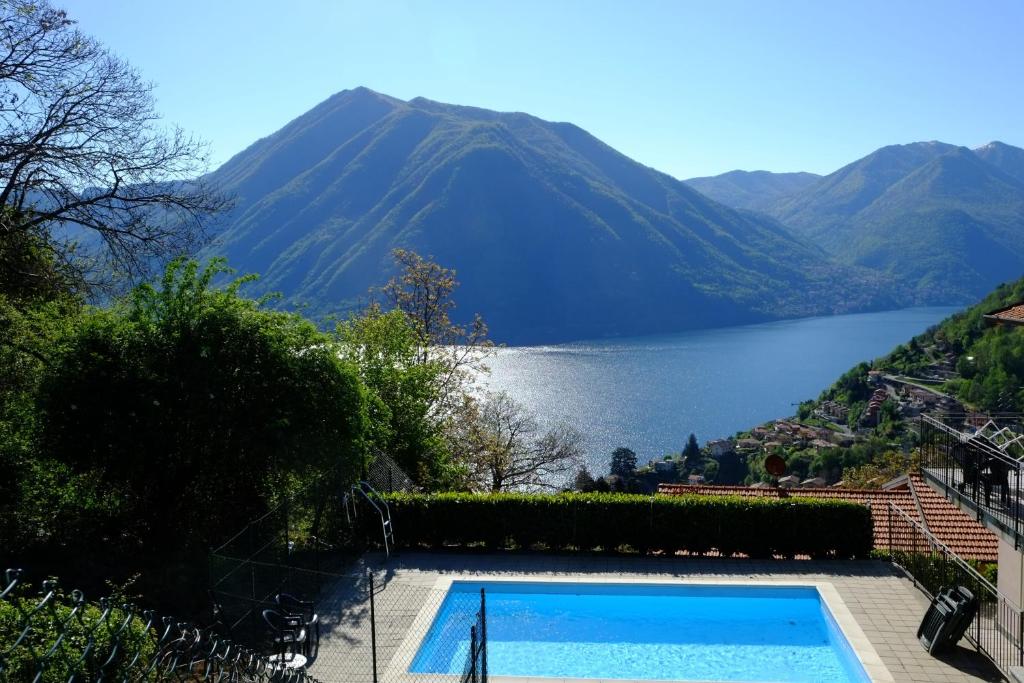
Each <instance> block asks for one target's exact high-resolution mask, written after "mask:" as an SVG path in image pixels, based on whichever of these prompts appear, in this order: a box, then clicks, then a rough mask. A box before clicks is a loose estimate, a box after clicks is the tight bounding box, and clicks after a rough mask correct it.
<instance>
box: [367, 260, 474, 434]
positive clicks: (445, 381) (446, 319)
mask: <svg viewBox="0 0 1024 683" xmlns="http://www.w3.org/2000/svg"><path fill="white" fill-rule="evenodd" d="M392 256H393V257H394V259H395V263H396V265H398V266H399V267H400V268H401V273H400V274H399V275H397V276H395V277H394V278H392V279H391V280H389V281H388V283H387V284H386V285H384V288H383V292H384V294H385V295H386V296H387V298H388V300H389V301H390V302H391V304H392V305H393V306H394V307H395V308H396V309H398V310H400V311H402V312H403V313H404V314H405V315H406V317H407V319H408V320H409V322H410V324H411V325H412V329H413V330H414V331H415V334H416V337H417V340H418V347H417V352H418V362H419V363H421V364H427V363H437V364H439V366H440V368H441V372H440V373H439V375H438V383H437V397H436V401H435V404H434V406H433V412H434V414H435V415H444V414H445V413H447V412H448V411H451V410H453V409H455V408H456V407H457V406H458V404H459V403H460V402H461V400H462V397H463V395H464V394H465V393H466V391H467V390H466V387H467V385H468V384H472V382H473V379H474V377H475V376H476V375H477V374H478V373H480V372H482V371H486V366H485V365H484V360H485V359H486V357H487V356H488V355H489V353H490V351H491V349H492V348H493V347H494V344H493V343H492V342H491V341H490V340H489V339H488V338H487V325H486V324H485V323H484V321H483V318H481V317H480V316H479V315H475V316H474V317H473V321H472V323H471V324H470V326H469V328H468V329H467V328H466V327H464V326H462V325H459V324H457V323H454V322H452V320H451V316H450V314H451V311H452V310H454V309H455V301H454V300H453V299H452V292H454V291H455V289H456V288H457V287H458V285H459V283H458V281H457V280H456V279H455V271H454V270H451V269H448V268H444V267H442V266H440V265H438V264H437V263H435V262H434V261H432V260H430V259H429V258H426V259H425V258H423V257H422V256H420V255H419V254H417V253H415V252H413V251H408V250H405V249H395V250H394V251H393V252H392Z"/></svg>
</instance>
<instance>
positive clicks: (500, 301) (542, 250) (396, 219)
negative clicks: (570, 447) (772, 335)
mask: <svg viewBox="0 0 1024 683" xmlns="http://www.w3.org/2000/svg"><path fill="white" fill-rule="evenodd" d="M325 140H327V141H330V144H324V141H325ZM210 180H211V182H215V183H216V184H217V185H218V186H219V187H221V188H223V189H224V190H225V191H226V192H230V193H231V194H233V195H235V196H237V198H238V211H237V212H236V213H235V214H234V216H235V218H233V220H232V222H231V224H230V225H229V226H228V228H227V230H226V231H225V232H224V233H223V234H222V235H221V237H220V239H219V240H218V242H217V244H216V245H214V246H211V247H210V248H208V249H207V251H206V252H205V253H207V254H210V255H223V256H226V257H228V259H229V260H230V262H231V263H232V264H233V265H235V266H237V267H239V268H242V269H244V270H245V271H249V272H258V273H261V276H262V279H261V284H259V285H257V287H264V288H266V291H270V290H276V291H281V292H283V293H284V295H285V302H286V303H298V304H303V305H306V306H308V309H307V310H308V311H310V313H311V314H320V313H327V312H334V311H335V310H337V306H338V305H339V303H342V304H344V303H347V304H350V305H355V306H358V305H359V304H361V303H362V302H363V301H364V300H365V298H364V297H365V292H366V290H367V288H368V287H370V286H379V285H381V284H382V283H383V280H384V279H386V278H387V276H388V272H387V266H388V262H389V259H388V252H389V250H390V249H392V248H393V247H394V246H402V247H406V248H410V249H414V250H415V251H417V252H419V253H422V254H429V255H432V256H433V257H434V258H435V259H436V260H437V261H438V262H440V263H444V264H445V265H446V266H448V267H451V268H454V269H455V270H457V271H458V273H459V277H460V279H461V280H462V283H463V286H464V288H463V290H462V292H463V293H462V294H460V301H459V304H460V305H459V309H458V313H459V314H460V316H459V320H460V321H461V322H466V321H467V320H469V317H468V316H469V315H471V314H473V313H477V312H479V313H481V314H483V316H484V317H485V318H486V319H487V321H488V324H489V325H490V327H491V330H492V331H493V333H494V336H495V337H496V338H498V339H501V340H503V341H505V342H507V343H526V342H529V341H542V340H543V341H555V340H560V339H561V340H564V339H580V338H587V337H593V336H605V335H609V334H628V333H644V332H648V333H649V332H656V331H671V330H679V329H687V328H694V327H713V326H720V325H725V324H732V323H738V322H752V321H757V320H764V319H770V318H777V317H781V316H796V315H810V314H819V313H826V312H835V311H848V310H856V309H863V308H865V307H868V306H880V305H882V304H883V303H891V302H892V301H893V299H892V297H891V296H890V294H891V292H890V290H889V289H888V288H887V287H886V286H884V284H883V283H882V282H881V281H879V280H878V279H877V278H874V277H873V276H871V275H870V274H865V273H864V272H862V271H859V270H856V269H850V268H847V267H842V266H837V265H836V264H834V263H832V262H830V261H829V260H828V259H827V258H825V257H824V256H823V254H822V253H821V252H820V251H819V250H818V249H817V248H815V247H811V246H808V245H806V244H804V243H803V242H801V241H798V240H796V239H794V238H793V237H792V236H791V235H790V233H788V232H787V231H786V230H785V229H784V228H782V227H781V226H780V225H778V224H777V223H776V222H774V221H773V220H771V219H768V218H765V217H762V216H757V215H754V214H749V213H746V212H737V211H735V210H732V209H729V208H727V207H725V206H723V205H721V204H718V203H716V202H714V201H711V200H709V199H707V198H706V197H704V196H703V195H701V194H699V193H698V192H696V191H695V190H693V189H692V188H690V187H689V186H687V185H686V184H684V183H682V182H680V181H678V180H675V179H674V178H671V177H669V176H667V175H664V174H661V173H658V172H656V171H654V170H652V169H650V168H647V167H645V166H642V165H641V164H638V163H636V162H634V161H632V160H631V159H629V158H627V157H625V156H623V155H622V154H619V153H618V152H616V151H615V150H613V149H611V148H609V147H608V146H607V145H604V144H603V143H601V142H600V141H599V140H597V139H595V138H594V137H593V136H591V135H589V134H587V133H586V132H584V131H583V130H581V129H579V128H577V127H575V126H572V125H570V124H564V123H549V122H546V121H542V120H540V119H536V118H534V117H531V116H527V115H525V114H503V113H497V112H492V111H486V110H482V109H475V108H470V107H458V106H453V105H446V104H441V103H438V102H432V101H429V100H425V99H422V98H417V99H414V100H411V101H409V102H403V101H400V100H396V99H393V98H390V97H387V96H384V95H380V94H378V93H374V92H371V91H369V90H366V89H364V88H359V89H356V90H350V91H345V92H341V93H338V94H336V95H334V96H332V97H331V98H329V99H328V100H326V101H325V102H323V103H321V104H320V105H318V106H317V107H315V108H314V109H312V110H311V111H310V112H308V113H307V114H304V115H303V116H301V117H299V118H298V119H296V120H294V121H292V122H291V123H289V124H288V125H286V126H285V127H284V128H282V129H281V130H279V131H278V132H276V133H274V134H273V135H270V136H268V137H266V138H264V139H262V140H260V141H258V142H256V143H255V144H253V145H252V146H250V147H249V148H248V149H246V150H244V151H243V152H241V153H240V154H238V155H237V156H235V157H234V158H233V159H231V160H230V161H228V162H227V163H226V164H225V165H224V166H222V167H221V168H220V169H218V170H217V171H215V172H214V173H213V174H211V175H210ZM256 291H260V290H259V289H257V290H256Z"/></svg>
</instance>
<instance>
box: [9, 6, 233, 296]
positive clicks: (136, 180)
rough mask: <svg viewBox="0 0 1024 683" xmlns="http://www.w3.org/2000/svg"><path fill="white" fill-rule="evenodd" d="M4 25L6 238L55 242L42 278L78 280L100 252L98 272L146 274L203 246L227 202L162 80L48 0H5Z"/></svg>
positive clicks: (43, 245) (37, 245)
mask: <svg viewBox="0 0 1024 683" xmlns="http://www.w3.org/2000/svg"><path fill="white" fill-rule="evenodd" d="M0 29H2V30H0V101H2V102H3V105H2V107H0V149H2V150H3V152H2V153H0V207H4V208H5V209H8V210H10V212H9V213H7V214H5V216H4V220H2V221H0V243H2V244H5V245H7V246H9V245H11V244H17V245H19V246H23V245H24V243H25V242H31V243H33V244H32V249H34V250H35V249H41V250H45V251H47V252H49V255H50V256H51V258H50V259H49V260H48V261H49V263H50V264H51V270H50V271H49V272H45V271H42V272H35V273H33V274H32V275H33V276H35V277H37V278H43V277H46V276H48V275H50V276H54V277H55V278H56V279H57V280H68V279H71V280H75V281H79V282H84V280H85V278H86V275H87V273H86V270H87V269H90V267H91V266H95V265H96V263H95V261H96V259H102V261H103V264H104V265H106V266H109V270H108V269H105V268H95V267H92V268H91V274H92V275H96V274H98V273H102V272H104V271H106V272H115V271H116V272H119V273H123V274H139V273H143V272H145V271H146V270H147V267H148V265H149V264H150V263H151V262H152V260H153V258H154V257H164V256H167V255H174V254H177V253H183V252H185V251H187V250H188V249H189V248H190V247H191V246H193V245H194V244H195V241H196V239H197V237H198V236H199V235H200V234H201V232H202V230H201V221H202V218H203V217H204V216H206V215H207V214H209V213H210V212H213V211H216V210H218V209H219V208H221V207H222V206H223V205H224V202H223V200H222V198H220V197H218V196H217V195H216V194H215V193H213V192H211V191H210V190H209V189H208V188H206V187H204V185H203V184H202V182H198V181H195V180H194V179H195V178H197V177H199V176H200V175H201V172H202V170H203V169H204V168H205V159H204V150H203V147H202V145H200V144H199V143H197V142H196V141H195V140H193V139H192V138H190V137H188V136H187V135H185V134H184V133H183V132H182V131H180V130H172V131H170V132H165V130H164V128H163V127H162V126H160V125H159V123H158V117H157V115H156V112H155V109H154V103H153V96H152V86H151V85H150V84H149V83H146V82H145V81H143V80H142V78H141V77H140V76H139V75H138V74H137V73H136V72H135V71H134V70H133V69H132V68H131V67H130V66H129V65H127V64H126V63H125V62H123V61H122V60H120V59H118V58H117V57H116V56H114V55H112V54H111V53H110V52H109V51H107V50H106V49H105V48H104V47H103V46H102V45H101V44H100V43H98V42H97V41H96V40H94V39H93V38H91V37H89V36H86V35H83V34H82V33H81V32H79V31H77V30H75V28H74V22H73V21H72V20H71V19H69V18H68V16H67V14H66V13H65V12H63V11H61V10H57V9H54V8H53V7H51V6H50V5H49V4H48V3H47V2H45V1H32V2H28V1H26V0H0ZM83 250H84V251H86V252H88V254H87V256H88V258H85V259H82V258H80V256H81V255H82V254H81V252H82V251H83ZM8 256H9V255H7V254H4V255H3V257H4V258H3V260H4V261H6V263H4V264H3V265H4V266H5V267H7V266H9V265H10V263H11V261H10V260H9V259H8V258H7V257H8Z"/></svg>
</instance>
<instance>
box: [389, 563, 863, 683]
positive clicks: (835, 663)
mask: <svg viewBox="0 0 1024 683" xmlns="http://www.w3.org/2000/svg"><path fill="white" fill-rule="evenodd" d="M480 588H484V589H485V591H486V596H487V660H488V671H489V673H490V674H491V675H492V676H517V677H550V678H593V679H605V680H607V679H625V680H675V681H750V682H753V681H772V682H783V681H785V682H791V683H811V682H814V683H826V682H831V681H836V682H840V683H869V681H870V680H871V679H870V678H869V677H868V675H867V673H866V672H865V670H864V668H863V666H862V665H861V663H860V661H859V660H858V658H857V655H856V653H855V652H854V650H853V648H852V647H851V646H850V644H849V642H848V641H847V640H846V638H845V637H844V636H843V633H842V631H840V629H839V627H838V626H837V624H836V621H835V619H834V618H833V616H832V614H831V612H830V611H829V608H828V606H827V605H826V603H825V601H824V600H823V599H822V596H821V594H820V592H819V590H818V589H817V588H816V587H815V586H776V585H710V584H644V583H570V582H531V581H514V582H513V581H486V582H479V581H453V582H452V583H451V586H450V588H449V589H448V593H447V595H446V596H445V599H444V601H443V602H442V604H441V606H440V608H438V610H437V612H436V614H435V615H434V617H433V620H432V621H431V623H430V627H429V629H427V631H426V635H425V636H424V637H423V639H422V641H421V642H420V646H419V648H418V650H417V652H416V655H415V657H414V658H413V660H412V662H411V663H410V665H409V668H408V671H409V672H410V673H415V674H459V673H461V672H462V670H463V666H464V664H465V661H466V655H467V652H468V647H469V645H468V642H469V627H468V624H471V623H473V621H474V616H475V614H476V612H477V610H478V609H479V607H480Z"/></svg>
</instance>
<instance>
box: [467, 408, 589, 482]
mask: <svg viewBox="0 0 1024 683" xmlns="http://www.w3.org/2000/svg"><path fill="white" fill-rule="evenodd" d="M453 436H454V438H455V440H456V445H455V448H456V451H457V452H459V453H460V454H461V456H462V457H463V458H465V461H466V462H467V464H468V465H469V467H470V480H471V485H472V487H473V488H474V489H477V490H484V491H492V492H498V491H532V490H541V489H559V488H563V487H564V486H565V485H566V483H568V482H567V480H569V478H570V477H572V476H573V475H574V473H576V472H579V470H580V466H581V464H582V460H583V451H582V447H581V444H582V442H583V435H582V434H580V433H579V432H578V431H576V430H575V429H573V428H572V427H569V426H568V425H565V424H558V425H555V426H554V427H552V428H550V429H547V430H544V429H542V428H541V427H540V424H539V423H538V422H537V418H536V417H535V416H533V415H532V414H530V413H529V412H528V411H527V410H526V409H525V408H523V406H522V405H520V404H519V403H517V402H516V401H515V400H513V399H512V397H511V396H509V395H508V394H507V393H505V392H498V393H493V394H487V395H485V396H484V397H483V398H482V399H473V398H468V397H467V399H466V402H465V404H464V406H463V409H462V415H461V419H459V420H458V421H457V422H456V430H455V432H454V434H453Z"/></svg>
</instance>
